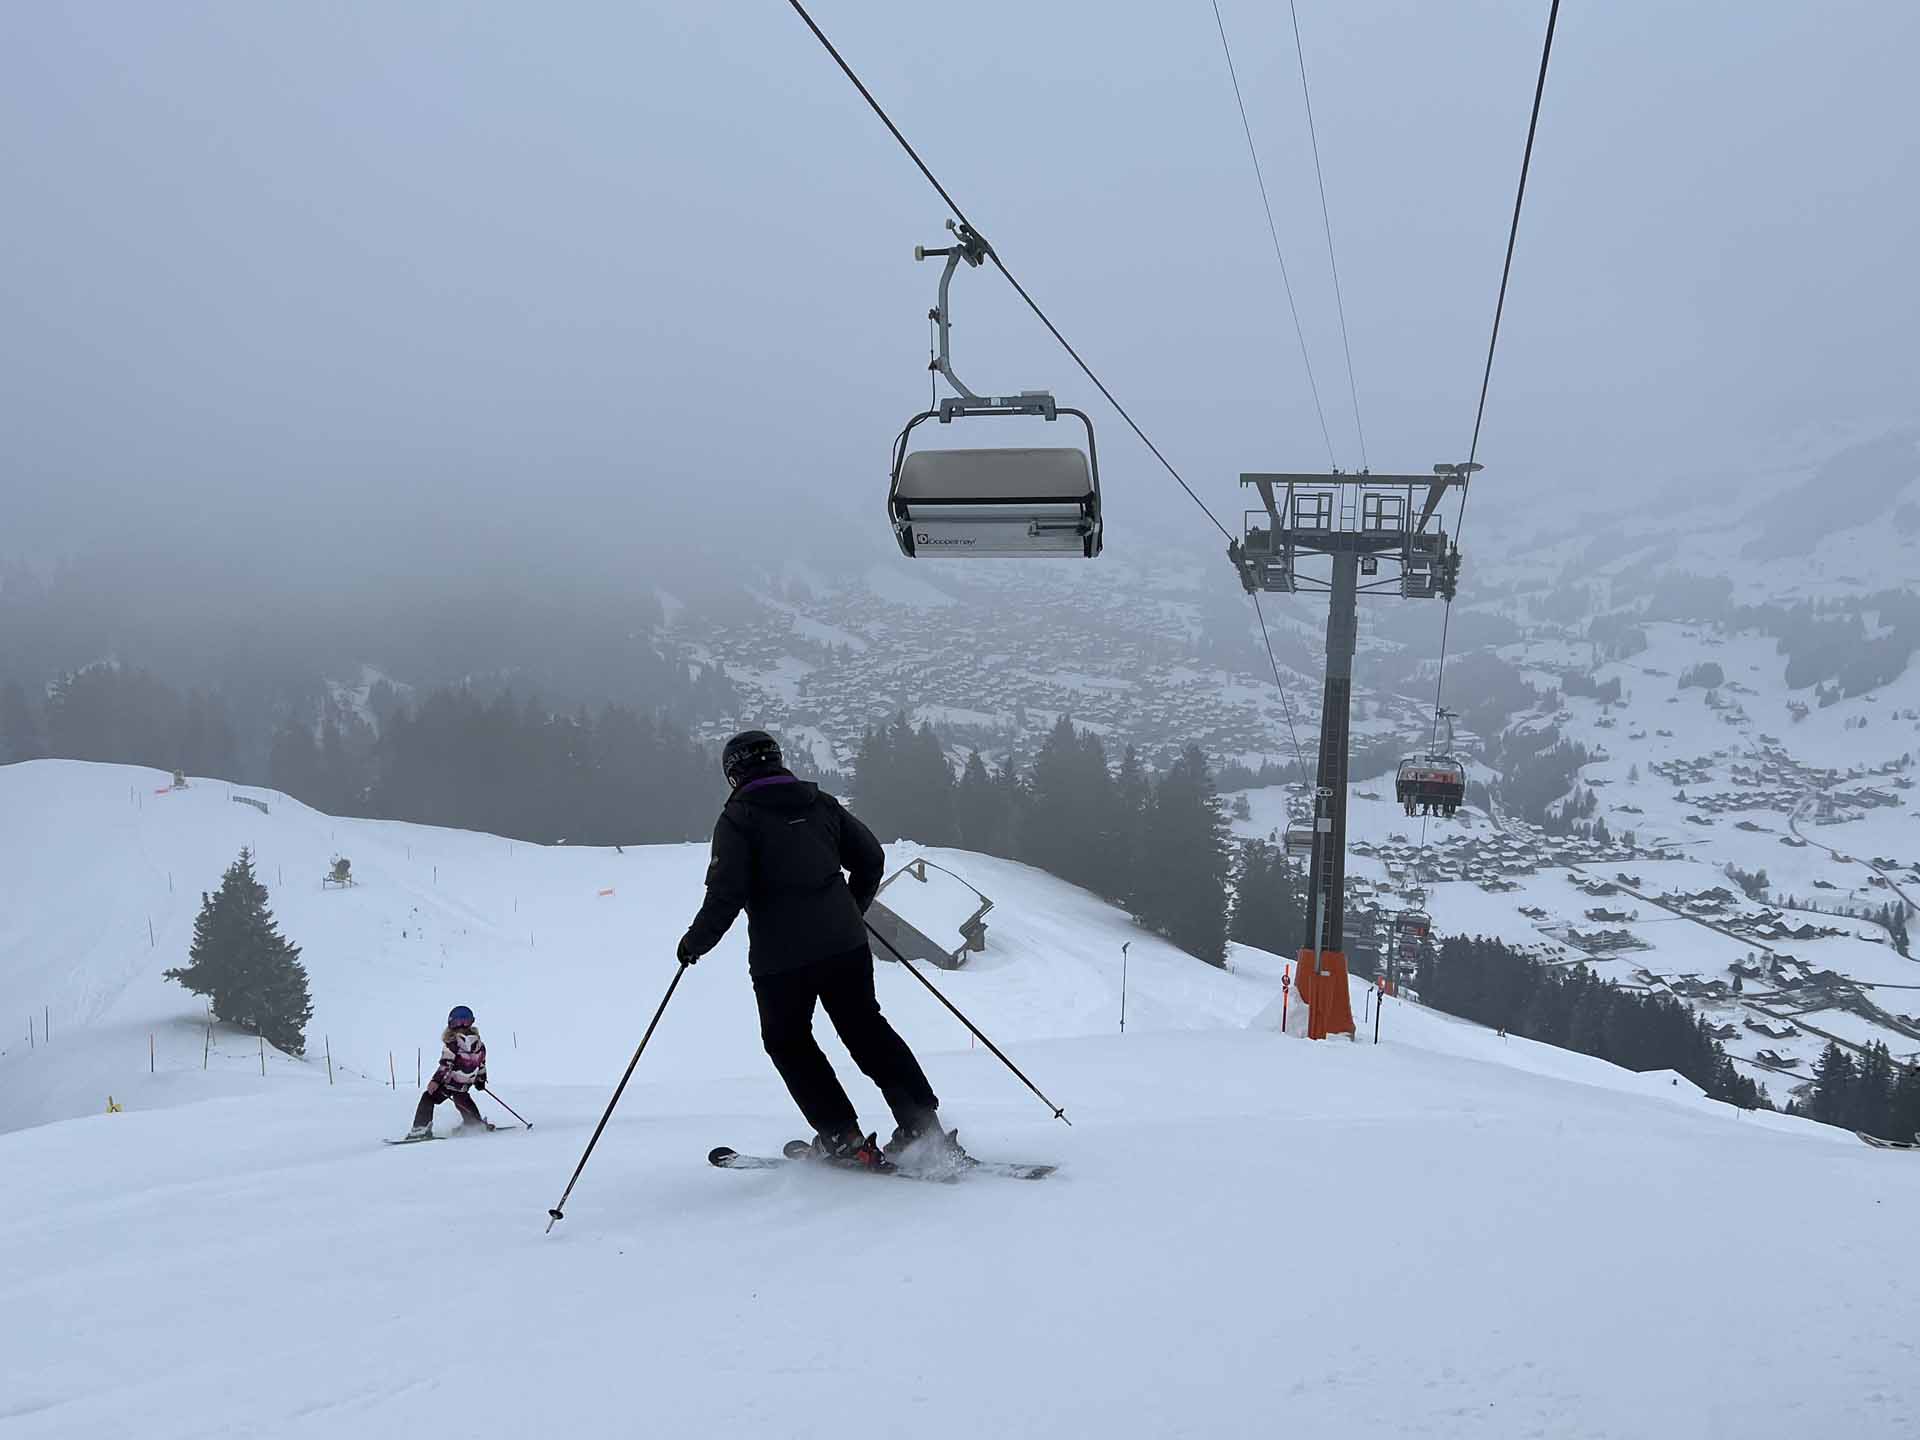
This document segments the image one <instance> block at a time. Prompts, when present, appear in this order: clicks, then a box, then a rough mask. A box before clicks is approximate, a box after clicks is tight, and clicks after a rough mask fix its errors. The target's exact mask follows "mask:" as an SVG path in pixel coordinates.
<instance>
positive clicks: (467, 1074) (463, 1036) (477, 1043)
mask: <svg viewBox="0 0 1920 1440" xmlns="http://www.w3.org/2000/svg"><path fill="white" fill-rule="evenodd" d="M486 1078H487V1046H486V1042H485V1041H484V1040H482V1039H481V1038H480V1032H479V1031H478V1030H475V1029H473V1028H471V1027H469V1028H467V1029H465V1030H448V1031H447V1032H446V1033H445V1034H443V1035H442V1036H441V1037H440V1068H439V1069H438V1070H435V1071H434V1072H433V1083H434V1084H435V1085H436V1086H438V1087H439V1088H440V1089H442V1090H447V1091H451V1092H452V1093H453V1094H455V1095H464V1094H466V1093H467V1091H469V1090H471V1089H472V1088H473V1082H474V1081H476V1080H480V1081H485V1080H486Z"/></svg>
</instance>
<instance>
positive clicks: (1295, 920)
mask: <svg viewBox="0 0 1920 1440" xmlns="http://www.w3.org/2000/svg"><path fill="white" fill-rule="evenodd" d="M1238 862H1239V863H1238V865H1237V867H1236V871H1235V875H1234V900H1233V919H1232V922H1231V924H1230V926H1229V931H1228V933H1229V934H1230V935H1231V936H1232V938H1233V939H1235V940H1237V941H1239V942H1240V943H1241V944H1243V945H1252V946H1254V947H1256V948H1258V949H1261V950H1268V951H1271V952H1272V953H1274V954H1276V955H1292V954H1294V953H1295V952H1296V951H1298V950H1299V949H1300V945H1301V940H1302V938H1303V937H1304V935H1305V933H1306V900H1307V877H1306V876H1305V875H1304V874H1303V873H1301V870H1300V867H1299V866H1297V865H1295V864H1293V863H1292V862H1291V861H1289V860H1288V859H1287V856H1286V852H1285V851H1284V850H1282V849H1281V848H1280V847H1279V846H1278V845H1271V844H1269V843H1267V842H1266V841H1264V840H1247V841H1243V842H1242V843H1241V845H1240V852H1239V856H1238Z"/></svg>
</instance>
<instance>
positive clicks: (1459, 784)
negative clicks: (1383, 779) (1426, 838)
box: [1393, 710, 1467, 815]
mask: <svg viewBox="0 0 1920 1440" xmlns="http://www.w3.org/2000/svg"><path fill="white" fill-rule="evenodd" d="M1453 715H1454V712H1453V711H1451V710H1440V711H1438V712H1436V714H1435V716H1434V729H1435V730H1436V731H1437V730H1438V729H1439V728H1440V726H1442V725H1445V726H1446V727H1447V742H1446V744H1445V745H1444V746H1442V747H1440V748H1439V749H1436V750H1431V751H1429V752H1428V753H1426V754H1425V755H1409V756H1408V757H1407V758H1406V759H1404V760H1402V761H1401V762H1400V768H1399V770H1398V771H1397V772H1395V775H1394V779H1393V794H1394V798H1395V799H1397V800H1398V801H1399V802H1400V803H1401V804H1402V805H1404V806H1405V807H1406V810H1407V814H1409V815H1411V814H1413V813H1414V812H1415V810H1423V811H1425V812H1426V813H1427V814H1429V815H1431V814H1433V813H1435V812H1438V813H1440V814H1442V815H1452V814H1453V812H1454V811H1456V810H1458V809H1459V808H1460V806H1461V805H1462V804H1464V803H1465V801H1466V798H1467V767H1466V766H1465V765H1463V764H1461V763H1460V761H1459V760H1458V759H1456V758H1455V756H1454V754H1453V749H1454V738H1453Z"/></svg>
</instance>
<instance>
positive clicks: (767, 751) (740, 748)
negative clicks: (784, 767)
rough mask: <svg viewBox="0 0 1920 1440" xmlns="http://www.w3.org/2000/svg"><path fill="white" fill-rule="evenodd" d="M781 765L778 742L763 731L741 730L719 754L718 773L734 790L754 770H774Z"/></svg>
mask: <svg viewBox="0 0 1920 1440" xmlns="http://www.w3.org/2000/svg"><path fill="white" fill-rule="evenodd" d="M781 763H782V757H781V754H780V742H779V741H778V740H776V739H774V738H773V736H771V735H769V734H768V733H767V732H766V731H764V730H742V731H741V732H740V733H739V734H738V735H736V736H734V737H733V738H732V739H731V740H729V741H727V748H726V749H724V750H722V751H721V752H720V773H721V774H723V775H725V776H726V777H727V784H729V785H731V786H734V787H735V788H736V789H737V788H738V787H739V786H740V784H741V782H743V781H745V780H747V779H748V778H749V777H751V776H752V774H753V773H754V771H756V770H776V769H778V768H779V767H780V765H781Z"/></svg>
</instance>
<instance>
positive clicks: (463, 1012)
mask: <svg viewBox="0 0 1920 1440" xmlns="http://www.w3.org/2000/svg"><path fill="white" fill-rule="evenodd" d="M471 1024H473V1011H471V1010H469V1009H468V1008H467V1007H466V1006H464V1005H456V1006H454V1007H453V1009H451V1010H449V1011H448V1012H447V1028H448V1029H449V1030H464V1029H466V1028H467V1027H468V1026H469V1025H471Z"/></svg>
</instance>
